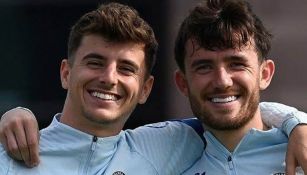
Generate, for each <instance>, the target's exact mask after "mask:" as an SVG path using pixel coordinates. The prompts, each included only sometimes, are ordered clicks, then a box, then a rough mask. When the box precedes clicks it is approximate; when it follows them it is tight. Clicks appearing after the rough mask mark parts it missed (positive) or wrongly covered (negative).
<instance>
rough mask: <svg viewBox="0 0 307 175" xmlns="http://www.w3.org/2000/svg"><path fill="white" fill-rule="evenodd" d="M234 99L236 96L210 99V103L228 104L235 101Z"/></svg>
mask: <svg viewBox="0 0 307 175" xmlns="http://www.w3.org/2000/svg"><path fill="white" fill-rule="evenodd" d="M236 99H237V97H236V96H230V97H226V98H212V99H211V101H212V102H213V103H228V102H232V101H235V100H236Z"/></svg>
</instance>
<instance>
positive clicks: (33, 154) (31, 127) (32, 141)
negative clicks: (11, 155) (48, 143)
mask: <svg viewBox="0 0 307 175" xmlns="http://www.w3.org/2000/svg"><path fill="white" fill-rule="evenodd" d="M25 125H26V126H27V127H25V133H26V139H27V146H28V152H27V153H28V160H27V161H28V162H29V166H31V167H34V166H36V165H38V164H39V146H38V140H39V134H38V125H37V123H36V122H33V121H27V122H26V123H25Z"/></svg>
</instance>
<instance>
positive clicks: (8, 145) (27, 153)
mask: <svg viewBox="0 0 307 175" xmlns="http://www.w3.org/2000/svg"><path fill="white" fill-rule="evenodd" d="M38 140H39V138H38V124H37V121H36V119H35V116H34V114H33V113H32V112H31V111H30V110H28V109H26V108H21V107H17V108H14V109H11V110H9V111H7V112H6V113H4V114H3V115H2V117H1V122H0V141H1V143H2V144H3V146H4V148H5V149H6V150H7V151H8V154H9V155H10V156H11V157H12V158H14V159H16V160H24V161H25V164H26V165H27V166H29V167H34V166H36V165H37V164H38V163H39V157H38Z"/></svg>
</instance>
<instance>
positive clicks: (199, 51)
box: [185, 39, 258, 62]
mask: <svg viewBox="0 0 307 175" xmlns="http://www.w3.org/2000/svg"><path fill="white" fill-rule="evenodd" d="M185 48H186V53H185V61H188V62H190V61H191V60H194V59H201V58H205V59H217V58H231V57H234V56H235V57H242V58H246V59H248V60H249V61H254V60H256V61H258V54H257V51H256V49H255V42H254V41H253V40H252V41H250V42H248V43H247V45H243V46H241V47H240V48H234V49H232V48H228V49H210V50H208V49H206V48H203V47H201V46H200V45H199V44H198V43H197V42H196V41H195V40H192V39H189V40H188V41H187V43H186V46H185Z"/></svg>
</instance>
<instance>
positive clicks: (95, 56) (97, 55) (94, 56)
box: [82, 53, 106, 60]
mask: <svg viewBox="0 0 307 175" xmlns="http://www.w3.org/2000/svg"><path fill="white" fill-rule="evenodd" d="M90 58H96V59H100V60H104V59H106V57H105V56H103V55H101V54H98V53H89V54H87V55H85V56H84V57H83V59H82V60H87V59H90Z"/></svg>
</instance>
